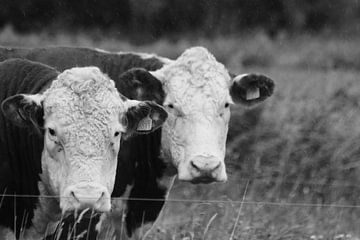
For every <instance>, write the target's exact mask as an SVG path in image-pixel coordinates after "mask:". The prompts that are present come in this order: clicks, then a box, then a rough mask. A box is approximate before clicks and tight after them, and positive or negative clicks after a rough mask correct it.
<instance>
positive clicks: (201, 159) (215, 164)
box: [190, 156, 226, 183]
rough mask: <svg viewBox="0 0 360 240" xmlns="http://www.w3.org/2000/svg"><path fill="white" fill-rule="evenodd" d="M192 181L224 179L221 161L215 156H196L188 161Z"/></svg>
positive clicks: (201, 181) (217, 180)
mask: <svg viewBox="0 0 360 240" xmlns="http://www.w3.org/2000/svg"><path fill="white" fill-rule="evenodd" d="M190 172H191V175H192V180H191V181H192V182H194V183H210V182H222V181H226V173H225V171H223V167H222V164H221V161H219V159H218V158H216V157H212V156H210V157H208V156H197V157H194V158H193V159H192V160H191V161H190Z"/></svg>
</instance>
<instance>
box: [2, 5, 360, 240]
mask: <svg viewBox="0 0 360 240" xmlns="http://www.w3.org/2000/svg"><path fill="white" fill-rule="evenodd" d="M0 6H1V7H0V45H2V46H18V47H44V46H55V45H65V46H84V47H96V48H102V49H105V50H108V51H141V52H149V53H157V54H159V55H161V56H165V57H170V58H176V57H177V56H179V55H180V54H181V53H182V52H183V51H184V50H185V49H186V48H188V47H190V46H196V45H202V46H205V47H207V48H208V49H209V50H210V51H211V52H212V53H213V54H214V55H215V57H216V58H217V59H218V61H220V62H222V63H224V64H225V65H226V66H227V67H228V69H229V70H230V71H232V72H234V73H244V72H260V73H263V74H266V75H268V76H270V77H271V78H272V79H274V81H275V82H276V91H275V94H274V96H273V97H272V98H271V99H269V100H268V101H267V102H266V103H264V104H262V105H260V106H258V107H256V108H253V109H244V108H241V107H237V106H235V107H233V108H232V119H231V122H230V130H229V137H228V143H227V157H226V164H227V166H228V174H229V181H228V182H227V183H225V184H212V185H190V184H188V183H180V182H176V184H175V186H174V189H173V190H172V191H171V194H170V200H169V201H168V202H167V204H166V208H165V212H164V214H163V215H162V217H161V218H160V221H159V224H158V226H157V228H155V229H154V231H153V233H152V235H151V237H150V239H186V240H191V239H251V240H255V239H312V240H317V239H319V240H320V239H337V240H342V239H348V240H350V239H351V240H359V239H360V228H359V226H360V199H359V197H360V161H359V157H360V109H359V104H360V0H311V1H310V0H196V1H190V0H168V1H165V0H152V1H149V0H76V1H74V0H71V1H70V0H0ZM209 200H211V201H209ZM241 202H243V203H241Z"/></svg>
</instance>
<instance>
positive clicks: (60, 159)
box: [42, 141, 68, 195]
mask: <svg viewBox="0 0 360 240" xmlns="http://www.w3.org/2000/svg"><path fill="white" fill-rule="evenodd" d="M42 162H43V163H42V166H43V171H44V172H46V173H47V176H48V179H49V183H48V185H49V186H50V187H51V189H50V190H51V191H53V193H55V194H57V195H59V194H61V191H62V189H64V188H65V185H66V179H67V177H66V173H67V172H68V169H66V168H67V164H66V159H65V153H64V150H60V149H59V146H58V145H56V144H55V143H54V142H52V141H46V145H45V149H44V154H43V160H42Z"/></svg>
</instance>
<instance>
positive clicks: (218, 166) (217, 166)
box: [213, 163, 221, 171]
mask: <svg viewBox="0 0 360 240" xmlns="http://www.w3.org/2000/svg"><path fill="white" fill-rule="evenodd" d="M220 166H221V163H219V164H218V165H216V167H214V169H213V171H215V170H217V169H218V168H220Z"/></svg>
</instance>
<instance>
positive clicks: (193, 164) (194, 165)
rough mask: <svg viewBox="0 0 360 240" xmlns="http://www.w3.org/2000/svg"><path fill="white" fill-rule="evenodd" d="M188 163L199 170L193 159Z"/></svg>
mask: <svg viewBox="0 0 360 240" xmlns="http://www.w3.org/2000/svg"><path fill="white" fill-rule="evenodd" d="M190 164H191V166H192V167H193V168H195V169H196V170H197V171H200V170H201V169H200V168H199V167H198V166H196V164H195V163H194V162H193V161H191V162H190Z"/></svg>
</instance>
